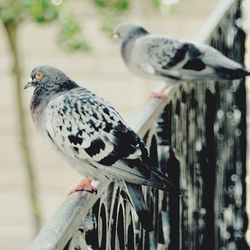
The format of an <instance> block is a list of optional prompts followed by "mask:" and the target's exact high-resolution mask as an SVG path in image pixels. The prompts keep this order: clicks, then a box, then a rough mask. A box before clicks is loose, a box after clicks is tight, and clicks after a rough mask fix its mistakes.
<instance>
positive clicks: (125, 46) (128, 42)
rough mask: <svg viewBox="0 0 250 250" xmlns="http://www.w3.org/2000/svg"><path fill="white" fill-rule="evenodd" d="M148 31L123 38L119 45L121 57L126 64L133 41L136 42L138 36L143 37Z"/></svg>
mask: <svg viewBox="0 0 250 250" xmlns="http://www.w3.org/2000/svg"><path fill="white" fill-rule="evenodd" d="M147 34H148V33H147V32H145V33H140V34H137V35H134V36H132V37H128V38H127V39H125V40H124V41H123V43H122V47H121V53H122V57H123V59H124V61H125V63H126V64H127V63H128V61H129V58H130V54H131V53H132V48H133V46H134V43H135V42H136V40H137V39H138V38H140V37H143V36H145V35H147Z"/></svg>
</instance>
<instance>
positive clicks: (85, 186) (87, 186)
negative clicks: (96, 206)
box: [67, 178, 97, 195]
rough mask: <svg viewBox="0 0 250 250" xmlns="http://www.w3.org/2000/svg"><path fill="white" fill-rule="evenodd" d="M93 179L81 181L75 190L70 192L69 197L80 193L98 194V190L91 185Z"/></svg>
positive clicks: (72, 189)
mask: <svg viewBox="0 0 250 250" xmlns="http://www.w3.org/2000/svg"><path fill="white" fill-rule="evenodd" d="M92 181H93V179H92V178H86V179H81V180H80V181H79V182H78V183H77V184H76V185H75V186H74V187H73V188H71V189H70V190H69V192H68V193H67V195H70V194H72V193H74V192H78V191H88V192H90V193H97V188H96V187H94V186H92V185H91V182H92Z"/></svg>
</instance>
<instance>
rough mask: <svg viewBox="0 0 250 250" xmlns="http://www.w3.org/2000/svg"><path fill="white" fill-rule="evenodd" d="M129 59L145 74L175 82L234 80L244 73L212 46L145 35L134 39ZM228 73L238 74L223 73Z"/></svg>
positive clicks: (236, 64) (239, 66) (238, 66)
mask: <svg viewBox="0 0 250 250" xmlns="http://www.w3.org/2000/svg"><path fill="white" fill-rule="evenodd" d="M132 55H133V58H134V59H135V60H136V64H137V66H138V67H139V68H140V70H142V71H144V72H145V73H147V74H153V75H161V76H166V77H169V78H173V79H176V80H180V79H185V80H189V79H204V78H211V79H214V78H218V75H219V74H220V77H223V76H224V75H225V78H226V73H228V75H230V76H232V75H234V77H235V76H236V75H237V74H241V73H242V71H243V70H242V67H241V65H240V64H238V63H236V62H234V61H232V60H230V59H228V58H227V57H225V56H223V55H222V54H221V53H220V52H218V51H217V50H215V49H214V48H212V47H211V46H208V45H202V44H194V43H191V42H186V41H182V40H175V39H172V38H167V37H163V36H155V35H146V36H143V37H141V38H139V39H137V41H136V42H135V43H134V47H133V51H132ZM215 58H216V60H215ZM223 69H225V70H224V72H223ZM227 69H229V70H232V71H237V70H238V71H241V72H235V74H233V73H232V72H226V70H227ZM217 73H218V75H217ZM241 76H242V75H241Z"/></svg>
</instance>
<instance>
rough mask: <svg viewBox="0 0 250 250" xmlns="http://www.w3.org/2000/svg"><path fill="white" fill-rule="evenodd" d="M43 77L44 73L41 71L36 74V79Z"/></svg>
mask: <svg viewBox="0 0 250 250" xmlns="http://www.w3.org/2000/svg"><path fill="white" fill-rule="evenodd" d="M43 76H44V73H43V72H42V71H38V72H36V79H41V78H42V77H43Z"/></svg>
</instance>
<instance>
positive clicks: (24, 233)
mask: <svg viewBox="0 0 250 250" xmlns="http://www.w3.org/2000/svg"><path fill="white" fill-rule="evenodd" d="M246 2H248V6H247V4H246V5H245V9H246V10H247V11H248V13H249V12H250V6H249V1H246ZM217 3H218V0H203V1H200V0H179V1H178V0H133V1H132V0H71V1H66V0H65V1H63V0H20V1H16V0H0V21H1V24H0V38H1V39H0V172H1V174H0V249H5V250H10V249H26V248H27V247H28V246H29V244H30V242H31V241H32V239H33V237H34V235H35V234H36V233H37V231H38V230H39V228H40V227H41V226H42V225H43V224H44V223H45V222H46V221H48V219H49V218H50V217H52V215H53V214H54V212H55V211H56V209H57V208H58V206H59V205H60V204H61V202H62V201H63V200H64V199H65V196H66V193H67V191H68V189H69V188H70V187H71V186H73V185H74V184H75V183H76V182H77V181H78V180H79V178H80V176H79V175H78V174H77V173H76V172H75V171H74V170H73V169H71V168H70V167H69V166H67V165H66V164H65V163H64V162H63V161H62V159H61V158H60V157H59V156H58V155H57V154H56V152H55V151H54V150H53V149H52V148H51V147H50V146H49V145H47V144H46V142H44V141H43V139H42V138H40V136H39V134H38V133H37V132H36V131H35V129H34V126H33V124H32V122H31V119H30V115H29V100H30V97H31V95H32V90H27V91H23V86H24V84H25V83H26V82H27V81H28V79H29V75H30V72H31V70H32V69H33V68H34V67H36V66H38V65H43V64H48V65H51V66H55V67H58V68H60V69H62V70H63V71H64V72H65V73H66V74H68V75H69V76H70V77H71V78H72V79H73V80H75V81H76V82H77V83H79V84H80V85H81V86H84V87H86V88H88V89H90V90H92V91H94V92H95V93H97V94H98V95H99V96H102V97H104V98H105V99H106V100H109V101H110V102H111V103H113V105H114V106H115V107H116V108H117V109H118V111H119V112H120V113H121V115H122V116H123V117H124V118H125V119H126V120H127V121H128V122H129V123H130V124H132V122H133V117H135V115H136V114H138V113H139V111H140V109H141V108H142V106H143V105H144V104H145V102H146V101H147V99H148V96H149V94H150V92H151V91H152V90H153V89H154V88H156V87H157V84H152V83H150V82H149V81H146V80H143V79H140V78H137V77H136V76H134V75H132V74H131V73H129V72H128V71H127V69H126V68H125V66H124V64H123V62H122V59H121V57H120V46H119V44H118V43H117V42H116V41H113V40H112V38H111V34H112V29H113V27H114V26H115V25H116V24H117V23H119V22H121V21H127V22H128V21H129V22H134V23H138V24H141V25H143V26H144V27H145V28H146V29H147V30H149V31H151V32H153V33H160V34H165V35H168V36H174V37H177V38H186V39H194V37H195V35H197V34H198V33H199V31H201V29H202V27H203V25H204V23H205V21H206V20H207V18H208V16H209V15H210V14H211V12H212V11H213V9H214V8H215V6H216V4H217ZM248 24H250V22H248ZM247 29H248V31H249V27H247ZM247 58H248V62H247V64H248V67H249V65H250V63H249V56H248V57H247Z"/></svg>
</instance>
